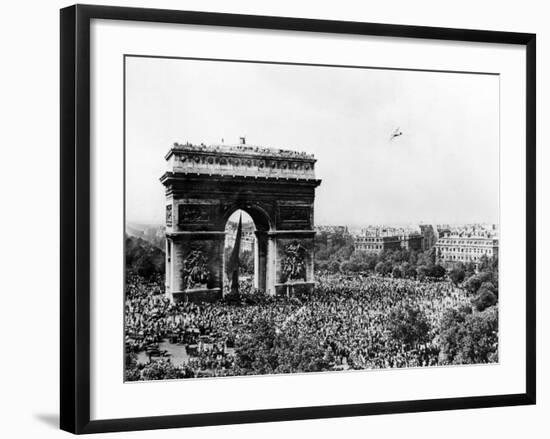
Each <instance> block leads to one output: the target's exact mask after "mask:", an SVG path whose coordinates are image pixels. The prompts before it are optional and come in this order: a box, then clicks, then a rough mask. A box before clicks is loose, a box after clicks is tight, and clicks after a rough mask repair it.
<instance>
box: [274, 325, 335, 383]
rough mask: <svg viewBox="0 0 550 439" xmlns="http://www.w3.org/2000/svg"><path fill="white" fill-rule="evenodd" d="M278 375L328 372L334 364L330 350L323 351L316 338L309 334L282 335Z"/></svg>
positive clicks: (279, 346)
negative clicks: (296, 335) (297, 335)
mask: <svg viewBox="0 0 550 439" xmlns="http://www.w3.org/2000/svg"><path fill="white" fill-rule="evenodd" d="M276 353H277V363H278V366H277V369H276V373H296V372H320V371H323V370H328V369H329V368H330V366H331V364H332V363H333V362H334V355H333V353H332V351H331V350H330V349H323V348H322V347H321V345H320V344H319V343H318V341H317V339H316V338H315V337H311V336H308V335H307V334H304V335H301V336H299V337H289V336H288V335H287V334H281V335H280V336H279V337H278V338H277V343H276Z"/></svg>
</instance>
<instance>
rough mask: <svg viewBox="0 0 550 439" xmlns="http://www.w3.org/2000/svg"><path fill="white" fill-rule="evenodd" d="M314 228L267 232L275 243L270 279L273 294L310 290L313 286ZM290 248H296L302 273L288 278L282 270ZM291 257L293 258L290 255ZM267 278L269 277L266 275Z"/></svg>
mask: <svg viewBox="0 0 550 439" xmlns="http://www.w3.org/2000/svg"><path fill="white" fill-rule="evenodd" d="M314 237H315V231H314V230H288V231H286V230H285V231H273V232H269V240H270V241H274V242H275V243H276V244H275V246H274V247H273V256H271V254H270V258H271V260H272V262H268V264H272V265H270V267H271V269H272V270H273V274H272V279H274V282H273V289H274V291H275V294H287V292H290V293H292V292H293V291H304V290H308V291H309V290H311V289H312V288H313V287H314V286H315V276H314V267H313V264H314ZM292 250H294V251H296V250H298V253H299V255H298V258H297V259H298V260H299V261H300V262H302V263H303V264H304V266H305V267H304V268H305V269H304V270H303V273H302V274H301V275H300V276H298V277H296V278H288V277H287V276H286V274H285V273H284V272H283V265H284V261H285V259H286V258H287V257H289V256H290V255H289V254H287V253H289V252H291V251H292ZM292 258H295V256H294V255H292ZM268 279H269V277H268Z"/></svg>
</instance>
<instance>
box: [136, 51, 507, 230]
mask: <svg viewBox="0 0 550 439" xmlns="http://www.w3.org/2000/svg"><path fill="white" fill-rule="evenodd" d="M126 63H127V64H126V214H127V220H128V221H130V222H145V223H162V221H163V218H164V188H163V186H162V185H161V183H160V182H159V177H160V176H161V175H162V174H163V173H164V170H165V161H164V155H165V154H166V153H167V152H168V150H169V148H170V146H171V145H172V144H173V143H174V142H180V143H185V142H186V141H189V142H192V143H201V142H204V143H206V144H211V143H215V144H217V143H220V141H221V139H222V138H224V139H225V142H226V143H237V142H238V138H239V137H240V136H246V140H247V143H248V144H252V145H261V146H268V147H274V148H287V149H294V150H299V151H306V152H308V153H313V154H315V157H316V158H317V160H318V161H317V168H316V174H317V178H320V179H321V180H322V183H321V186H320V187H319V188H317V191H316V198H315V223H316V224H347V225H352V226H361V225H367V224H406V223H418V222H428V223H471V222H491V223H497V221H498V178H499V175H498V172H499V171H498V162H499V137H498V136H499V78H498V76H494V75H479V74H459V73H437V72H414V71H392V70H377V69H358V68H337V67H314V66H288V65H273V64H254V63H239V62H217V61H216V62H213V61H198V60H179V59H156V58H135V57H134V58H127V59H126ZM396 128H399V129H400V131H401V132H402V133H403V135H402V136H400V137H398V138H396V139H394V140H390V135H391V133H392V132H393V131H394V130H395V129H396Z"/></svg>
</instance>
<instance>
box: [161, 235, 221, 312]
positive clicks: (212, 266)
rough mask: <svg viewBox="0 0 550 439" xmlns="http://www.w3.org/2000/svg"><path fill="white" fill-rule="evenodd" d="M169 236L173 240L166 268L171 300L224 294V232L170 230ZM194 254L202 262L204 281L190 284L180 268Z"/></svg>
mask: <svg viewBox="0 0 550 439" xmlns="http://www.w3.org/2000/svg"><path fill="white" fill-rule="evenodd" d="M168 239H170V240H171V243H172V244H171V250H172V251H171V264H170V269H169V270H170V271H168V269H167V271H166V275H167V281H168V282H169V283H170V294H169V297H170V298H171V300H172V301H174V302H179V301H213V300H217V299H220V298H221V297H222V295H223V246H224V240H225V232H173V233H171V234H170V236H169V237H168ZM193 258H195V260H197V259H198V260H199V261H202V263H204V264H205V268H206V270H207V272H208V275H207V279H206V280H205V281H204V282H196V283H194V284H191V285H189V284H188V283H186V279H185V277H184V273H183V269H184V266H185V265H189V264H190V263H191V261H192V260H193Z"/></svg>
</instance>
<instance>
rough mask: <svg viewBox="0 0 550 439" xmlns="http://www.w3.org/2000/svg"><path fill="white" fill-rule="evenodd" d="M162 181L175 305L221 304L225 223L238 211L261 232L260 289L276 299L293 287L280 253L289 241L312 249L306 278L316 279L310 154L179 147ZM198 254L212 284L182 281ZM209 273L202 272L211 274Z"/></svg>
mask: <svg viewBox="0 0 550 439" xmlns="http://www.w3.org/2000/svg"><path fill="white" fill-rule="evenodd" d="M165 158H166V160H167V163H168V169H167V171H166V173H165V174H164V175H163V176H162V177H161V182H162V184H163V185H164V186H165V189H166V191H165V193H166V220H167V221H166V238H167V243H166V291H167V294H168V295H169V297H170V298H172V299H173V300H180V299H183V300H194V299H200V300H205V299H206V300H215V299H217V298H220V297H221V296H222V286H223V275H222V274H223V247H224V239H225V224H226V222H227V220H228V218H229V217H230V216H231V214H233V212H235V211H236V210H237V209H242V210H244V211H245V212H247V213H248V214H249V215H250V216H251V218H252V219H253V221H254V225H255V227H256V232H255V235H256V245H255V247H254V251H255V268H256V269H255V286H256V287H257V288H259V289H261V290H264V291H266V292H267V293H268V294H276V293H277V292H278V291H279V290H280V289H281V288H282V287H281V285H284V284H287V283H289V281H288V280H284V279H283V276H282V274H281V259H282V258H283V254H282V251H283V250H282V249H284V248H286V246H288V244H289V243H290V242H292V243H299V244H300V245H301V246H302V247H303V248H304V249H306V257H305V258H304V263H305V265H306V270H305V272H306V275H305V278H304V279H302V280H299V279H298V280H296V282H294V280H292V283H301V284H303V285H311V284H312V283H313V282H314V279H313V238H314V235H315V232H314V230H313V202H314V198H315V188H316V187H317V186H318V185H319V184H320V180H317V179H316V178H315V171H314V168H315V158H314V157H313V156H311V155H308V154H305V153H298V152H294V151H287V150H278V149H270V148H263V147H257V146H245V145H238V146H225V145H214V146H205V145H190V144H186V145H179V144H175V145H174V146H173V148H171V149H170V151H169V152H168V154H167V155H166V157H165ZM193 251H200V252H201V253H202V254H204V255H205V258H206V260H207V267H206V269H207V271H208V281H207V282H204V284H203V285H199V288H189V285H185V284H184V281H183V279H184V277H185V276H184V274H182V270H183V269H184V265H185V261H186V258H187V256H188V255H189V254H191V253H192V252H193ZM206 269H205V270H204V271H206Z"/></svg>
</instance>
